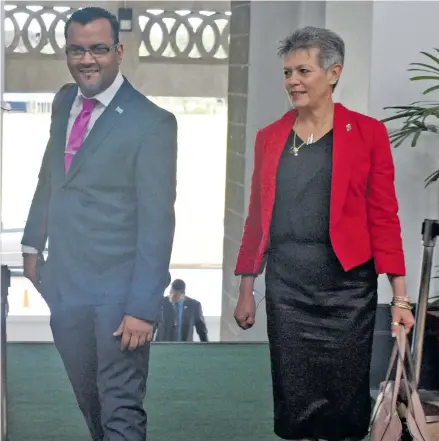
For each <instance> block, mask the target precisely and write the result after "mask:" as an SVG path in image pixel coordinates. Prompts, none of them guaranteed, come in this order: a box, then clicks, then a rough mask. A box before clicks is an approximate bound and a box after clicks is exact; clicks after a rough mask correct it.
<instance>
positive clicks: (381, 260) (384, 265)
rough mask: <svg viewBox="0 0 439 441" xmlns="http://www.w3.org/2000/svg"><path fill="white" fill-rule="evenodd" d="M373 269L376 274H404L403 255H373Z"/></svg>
mask: <svg viewBox="0 0 439 441" xmlns="http://www.w3.org/2000/svg"><path fill="white" fill-rule="evenodd" d="M374 259H375V270H376V272H377V273H378V274H392V275H394V276H405V275H406V267H405V262H404V257H403V256H391V255H386V256H382V257H380V256H374Z"/></svg>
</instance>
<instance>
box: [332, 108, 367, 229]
mask: <svg viewBox="0 0 439 441" xmlns="http://www.w3.org/2000/svg"><path fill="white" fill-rule="evenodd" d="M353 116H354V115H353V112H351V111H349V110H348V109H346V107H344V106H342V105H341V104H338V103H337V104H335V109H334V136H333V150H332V182H331V224H332V225H334V224H335V223H336V222H337V221H338V220H339V218H340V215H341V213H342V209H343V205H344V201H345V198H346V192H347V189H348V187H349V180H350V176H351V162H352V151H353V146H355V145H357V144H358V143H361V138H360V135H359V133H358V131H357V130H356V125H355V120H354V118H353Z"/></svg>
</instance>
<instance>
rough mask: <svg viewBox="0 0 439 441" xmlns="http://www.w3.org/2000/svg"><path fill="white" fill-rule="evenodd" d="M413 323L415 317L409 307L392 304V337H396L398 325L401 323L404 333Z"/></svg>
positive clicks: (407, 331)
mask: <svg viewBox="0 0 439 441" xmlns="http://www.w3.org/2000/svg"><path fill="white" fill-rule="evenodd" d="M414 324H415V318H414V317H413V314H412V311H410V310H409V309H404V308H400V307H398V306H392V337H396V336H397V335H398V332H399V326H400V325H403V326H404V329H405V332H406V334H409V333H410V331H411V330H412V328H413V325H414Z"/></svg>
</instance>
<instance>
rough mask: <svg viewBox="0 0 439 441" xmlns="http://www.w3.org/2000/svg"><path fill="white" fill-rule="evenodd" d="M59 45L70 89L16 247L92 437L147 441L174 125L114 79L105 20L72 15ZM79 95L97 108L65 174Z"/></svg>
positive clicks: (172, 188) (170, 219) (167, 247)
mask: <svg viewBox="0 0 439 441" xmlns="http://www.w3.org/2000/svg"><path fill="white" fill-rule="evenodd" d="M66 40H67V42H66V52H67V61H68V66H69V69H70V72H71V73H72V76H73V77H74V79H75V81H76V83H77V84H78V85H79V86H80V88H79V89H78V87H76V86H75V87H72V88H71V89H70V90H68V91H67V92H66V93H65V96H64V97H63V102H62V103H61V104H60V106H59V108H58V110H57V112H56V114H55V115H53V119H52V124H51V127H50V139H49V142H48V145H47V148H46V152H45V154H44V158H43V162H42V166H41V171H40V174H39V180H38V185H37V189H36V192H35V195H34V198H33V201H32V205H31V208H30V212H29V216H28V220H27V223H26V227H25V231H24V235H23V240H22V244H23V253H24V271H25V275H26V276H27V277H28V278H30V279H31V280H32V282H33V283H34V284H35V285H36V286H37V287H38V289H39V291H40V292H41V293H42V296H43V297H44V299H45V300H46V301H47V303H48V305H49V307H50V310H51V322H50V323H51V329H52V332H53V337H54V342H55V345H56V347H57V349H58V350H59V353H60V355H61V357H62V360H63V362H64V365H65V368H66V370H67V374H68V376H69V379H70V381H71V384H72V386H73V389H74V392H75V395H76V398H77V401H78V404H79V407H80V409H81V411H82V412H83V414H84V417H85V420H86V422H87V425H88V427H89V429H90V432H91V435H92V438H93V440H96V441H98V440H99V441H122V440H124V441H125V440H127V441H145V438H146V413H145V411H144V408H143V404H142V403H143V399H144V396H145V389H146V378H147V374H148V361H149V341H150V340H151V339H152V331H153V325H154V323H155V322H156V320H157V319H158V317H159V313H160V306H161V300H162V296H163V291H164V290H165V288H166V286H167V284H168V269H169V262H170V256H171V250H172V243H173V236H174V228H175V226H174V223H175V220H174V202H175V197H176V156H177V125H176V120H175V117H174V115H172V114H171V113H169V112H167V111H166V110H164V109H161V108H159V107H158V106H156V105H155V104H153V103H152V102H151V101H149V100H148V99H147V98H145V97H144V96H143V95H142V94H141V93H139V92H138V91H137V90H136V89H134V88H133V86H132V85H131V84H130V83H129V82H128V80H127V79H125V78H124V77H122V75H121V74H120V72H119V64H120V62H121V59H122V54H123V49H122V47H121V45H118V44H117V43H118V41H119V37H118V23H117V19H116V18H115V17H114V16H113V15H112V14H110V13H108V12H107V11H105V10H102V9H100V8H85V9H82V10H79V11H77V12H75V13H74V14H73V15H72V17H71V19H70V20H69V21H68V22H67V24H66ZM84 49H86V50H91V49H92V50H93V52H92V53H90V52H87V51H86V52H84ZM82 94H84V96H86V97H94V98H95V99H96V100H97V103H96V105H95V107H94V109H93V111H92V116H91V120H90V122H89V124H88V129H87V130H88V133H86V138H85V141H84V142H83V143H82V145H81V147H80V149H79V150H78V152H77V153H76V154H75V155H74V157H73V160H72V163H71V166H70V168H69V169H67V171H65V170H66V168H65V167H66V166H65V160H66V156H67V155H68V154H69V151H70V150H69V141H68V140H69V133H71V132H72V126H73V123H74V121H75V118H76V116H77V115H78V114H79V112H81V108H82V109H83V105H85V103H86V102H87V100H86V99H84V98H83V96H82ZM65 151H67V155H66V154H65ZM72 156H73V155H72ZM46 238H48V242H49V252H48V259H47V262H46V263H45V265H44V266H43V267H42V268H41V270H40V271H38V270H37V264H36V261H37V259H36V257H35V254H33V253H35V252H36V251H41V250H43V249H44V247H45V244H46ZM116 331H117V332H116Z"/></svg>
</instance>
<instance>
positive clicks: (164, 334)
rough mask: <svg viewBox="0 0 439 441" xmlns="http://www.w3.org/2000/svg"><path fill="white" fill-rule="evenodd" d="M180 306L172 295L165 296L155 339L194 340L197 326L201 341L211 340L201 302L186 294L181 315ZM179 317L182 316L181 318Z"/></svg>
mask: <svg viewBox="0 0 439 441" xmlns="http://www.w3.org/2000/svg"><path fill="white" fill-rule="evenodd" d="M178 306H179V305H178V304H177V303H176V302H173V301H172V298H171V297H164V298H163V301H162V315H161V319H160V322H159V324H158V328H157V334H156V338H155V340H156V341H168V342H169V341H185V342H192V341H194V328H195V330H196V331H197V334H198V336H199V337H200V341H202V342H207V341H209V340H208V337H207V326H206V322H205V320H204V315H203V310H202V307H201V303H200V302H198V301H197V300H195V299H191V298H190V297H187V296H185V298H184V302H183V304H182V305H181V308H182V309H181V316H179V309H178ZM179 317H181V319H180V320H179Z"/></svg>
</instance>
